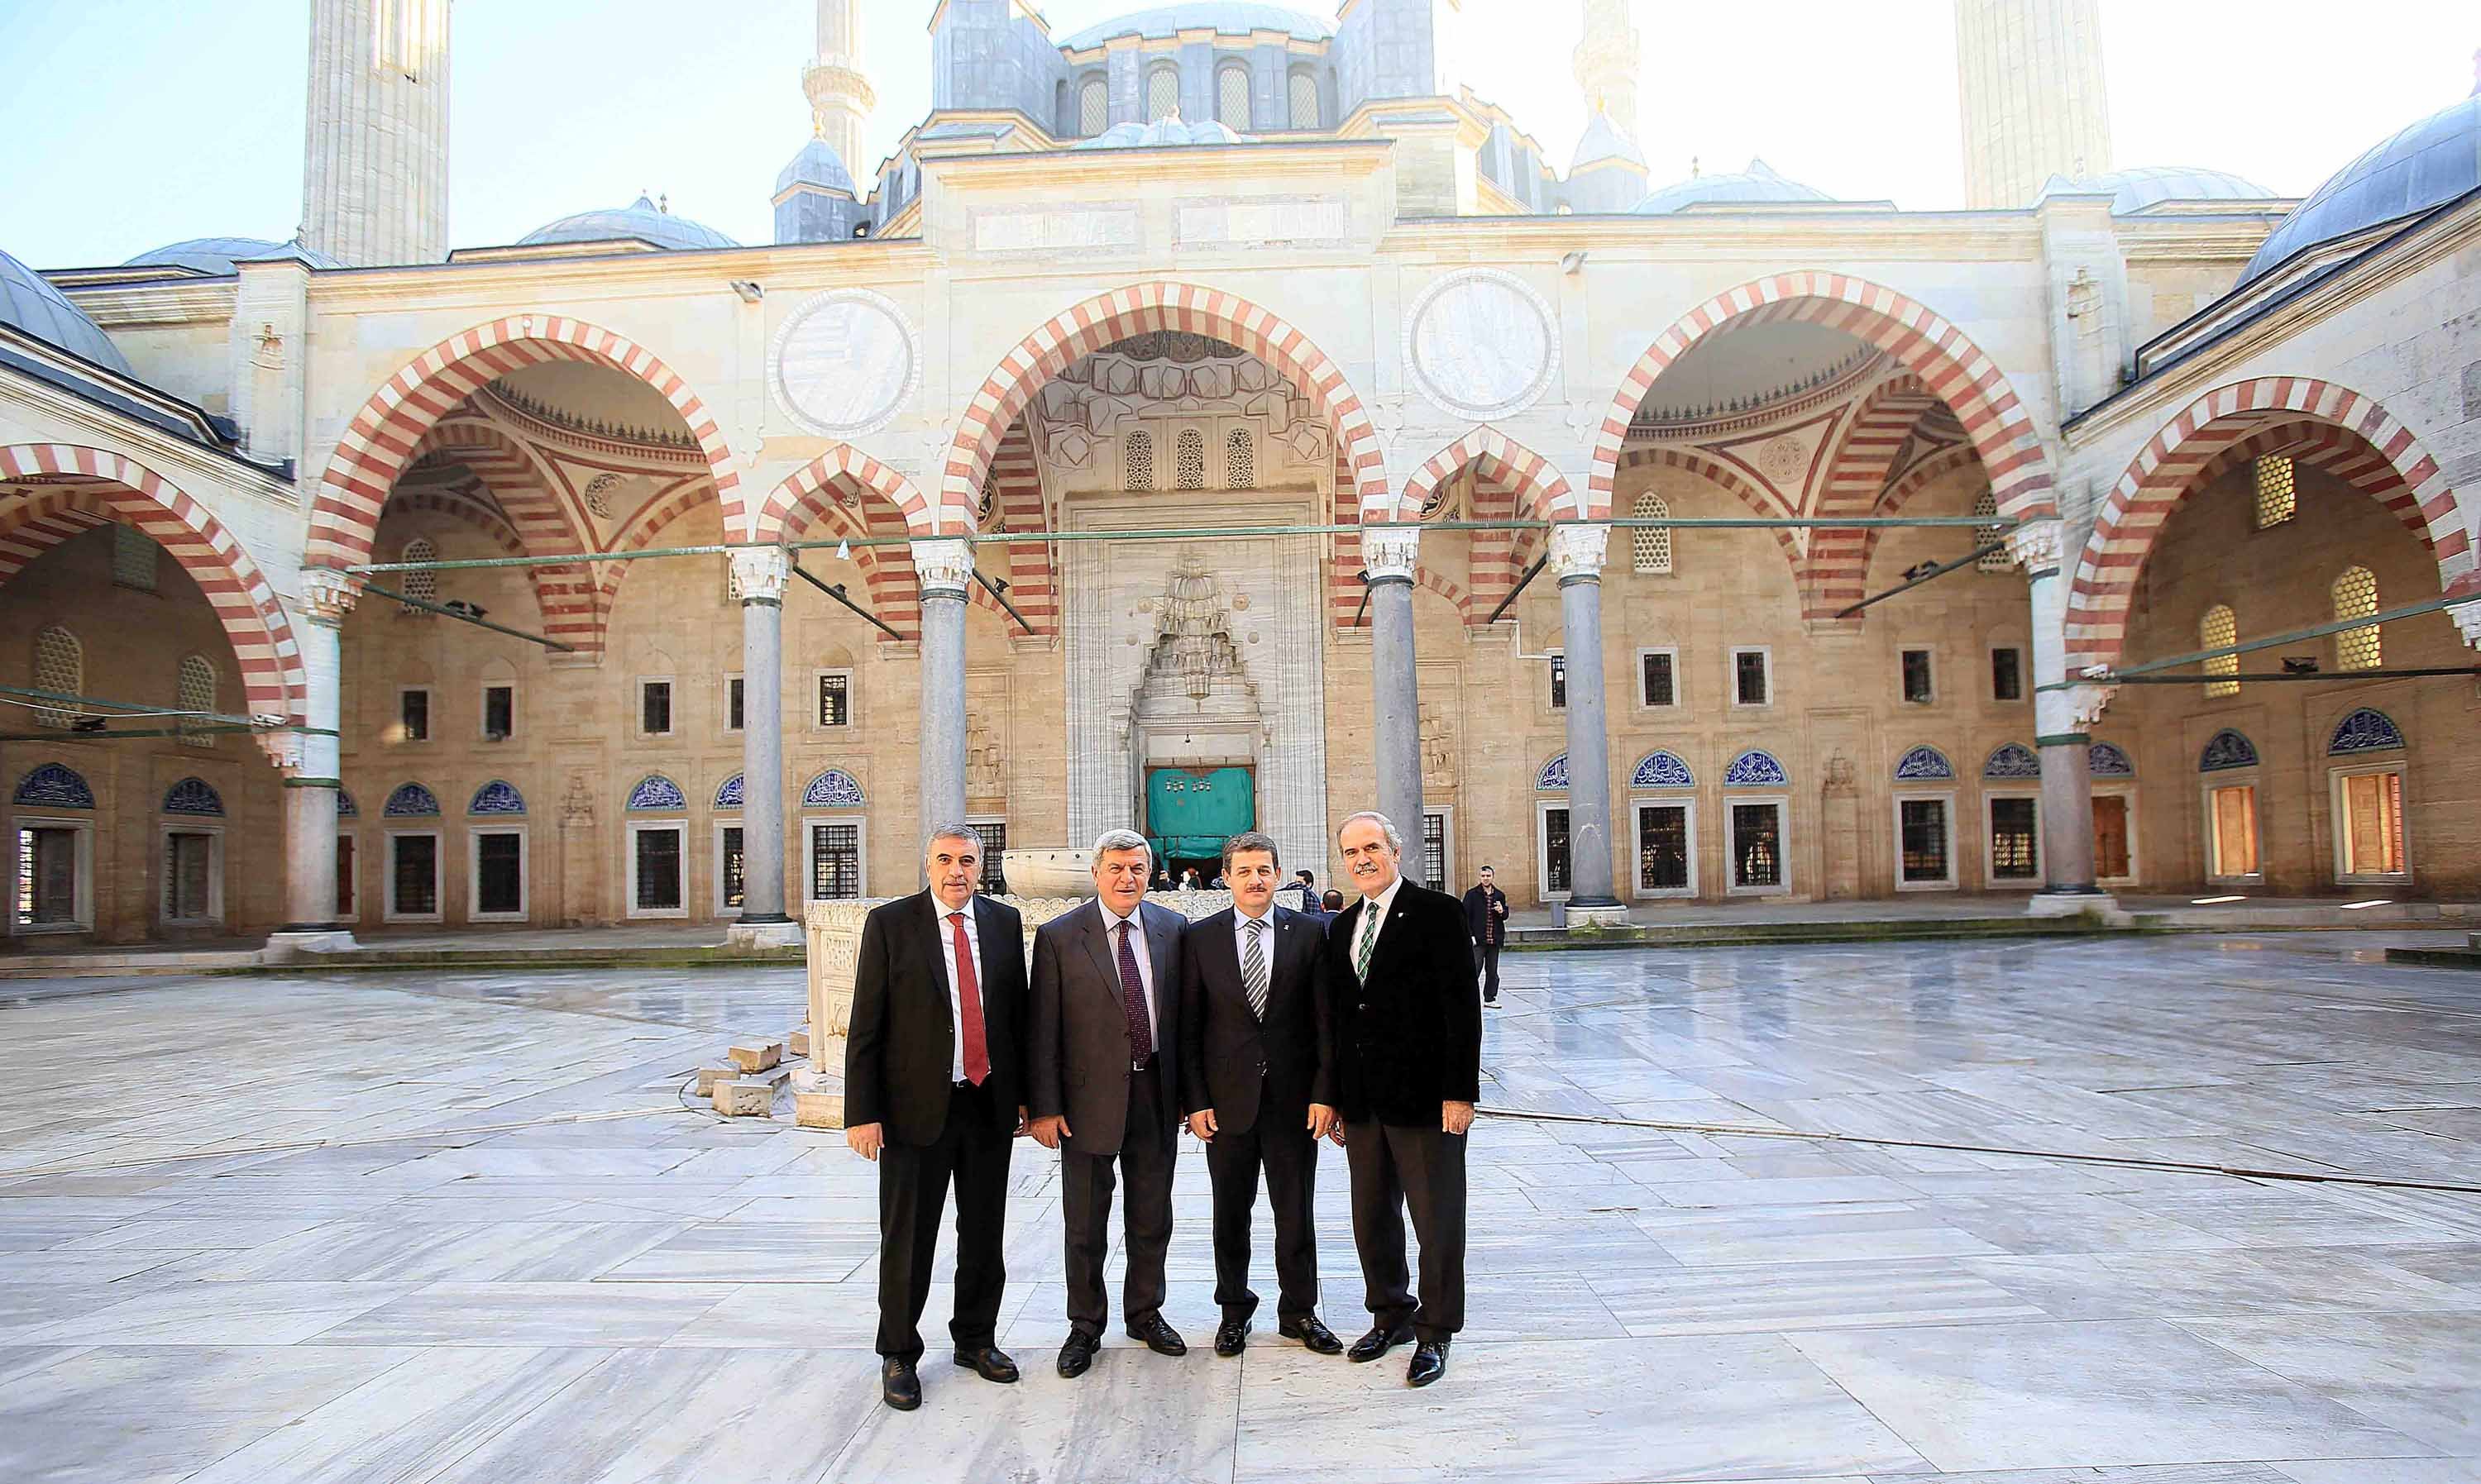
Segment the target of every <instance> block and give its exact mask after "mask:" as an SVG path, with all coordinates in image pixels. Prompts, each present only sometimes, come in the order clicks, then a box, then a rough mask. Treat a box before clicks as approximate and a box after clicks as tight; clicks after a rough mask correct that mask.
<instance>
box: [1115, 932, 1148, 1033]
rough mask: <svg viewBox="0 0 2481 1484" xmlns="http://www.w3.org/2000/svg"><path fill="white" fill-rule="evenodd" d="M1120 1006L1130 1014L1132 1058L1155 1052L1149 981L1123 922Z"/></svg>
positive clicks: (1121, 933)
mask: <svg viewBox="0 0 2481 1484" xmlns="http://www.w3.org/2000/svg"><path fill="white" fill-rule="evenodd" d="M1120 1008H1121V1009H1122V1010H1123V1011H1124V1012H1126V1013H1127V1015H1128V1017H1129V1059H1130V1060H1131V1061H1143V1060H1145V1059H1146V1058H1147V1057H1148V1056H1151V1055H1153V1054H1155V1030H1154V1027H1153V1026H1152V1025H1151V1024H1149V1023H1148V1022H1147V1020H1146V981H1145V980H1144V979H1142V978H1140V977H1138V976H1137V955H1136V952H1135V951H1134V950H1131V949H1130V947H1129V924H1127V923H1122V924H1120Z"/></svg>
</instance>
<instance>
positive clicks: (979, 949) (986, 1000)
mask: <svg viewBox="0 0 2481 1484" xmlns="http://www.w3.org/2000/svg"><path fill="white" fill-rule="evenodd" d="M995 936H996V935H995V934H994V933H993V932H992V930H991V904H990V903H989V902H987V901H984V900H983V899H982V894H981V893H979V892H976V893H975V894H974V943H975V950H974V972H975V973H976V974H977V975H978V976H979V981H978V982H977V983H976V984H975V986H974V987H975V990H976V991H977V992H978V993H979V995H980V997H981V1002H982V1032H983V1035H984V1036H985V1037H986V1038H987V1037H988V1035H989V1033H990V1023H991V986H992V985H993V984H996V983H998V982H999V975H998V972H997V966H996V965H995V964H994V962H993V961H992V959H991V950H992V948H993V946H994V942H993V940H994V938H995Z"/></svg>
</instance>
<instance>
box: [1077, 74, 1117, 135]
mask: <svg viewBox="0 0 2481 1484" xmlns="http://www.w3.org/2000/svg"><path fill="white" fill-rule="evenodd" d="M1110 126H1111V87H1110V84H1109V83H1106V82H1105V81H1103V74H1101V73H1100V72H1097V73H1095V74H1094V75H1093V76H1091V77H1089V78H1087V79H1085V81H1084V84H1083V85H1081V86H1080V87H1079V88H1078V90H1077V132H1078V133H1080V134H1082V135H1084V137H1085V138H1087V139H1092V138H1093V137H1094V136H1095V135H1097V134H1100V133H1102V132H1103V131H1104V130H1105V129H1108V128H1110Z"/></svg>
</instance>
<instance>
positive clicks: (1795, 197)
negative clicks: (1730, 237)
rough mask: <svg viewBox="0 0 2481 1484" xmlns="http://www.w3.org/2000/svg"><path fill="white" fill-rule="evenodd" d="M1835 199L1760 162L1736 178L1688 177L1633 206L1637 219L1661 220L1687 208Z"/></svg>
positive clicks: (1722, 176) (1755, 161)
mask: <svg viewBox="0 0 2481 1484" xmlns="http://www.w3.org/2000/svg"><path fill="white" fill-rule="evenodd" d="M1833 199H1835V197H1833V196H1831V195H1827V194H1826V193H1825V192H1823V191H1820V190H1817V189H1815V187H1812V186H1804V185H1802V184H1801V183H1800V182H1799V181H1797V180H1786V179H1785V178H1784V177H1783V176H1781V175H1778V174H1776V173H1775V172H1774V170H1773V169H1771V168H1769V167H1768V166H1767V164H1766V162H1765V161H1763V160H1751V161H1750V162H1749V168H1748V169H1745V170H1742V171H1741V172H1740V173H1738V174H1737V175H1691V176H1690V177H1688V178H1687V179H1686V180H1679V181H1674V182H1672V183H1671V184H1670V185H1667V186H1664V187H1663V188H1662V189H1661V190H1659V191H1656V192H1653V193H1651V194H1650V195H1647V196H1646V198H1645V199H1644V200H1641V201H1639V202H1637V203H1636V214H1637V215H1638V216H1640V217H1664V216H1669V215H1670V214H1671V213H1673V212H1675V211H1685V210H1687V209H1688V208H1689V207H1691V206H1705V205H1726V206H1737V205H1744V204H1748V203H1751V202H1763V201H1831V200H1833Z"/></svg>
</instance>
